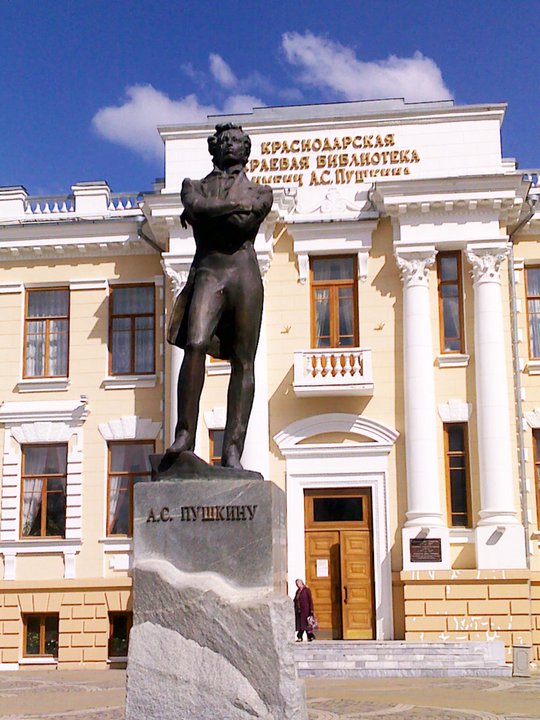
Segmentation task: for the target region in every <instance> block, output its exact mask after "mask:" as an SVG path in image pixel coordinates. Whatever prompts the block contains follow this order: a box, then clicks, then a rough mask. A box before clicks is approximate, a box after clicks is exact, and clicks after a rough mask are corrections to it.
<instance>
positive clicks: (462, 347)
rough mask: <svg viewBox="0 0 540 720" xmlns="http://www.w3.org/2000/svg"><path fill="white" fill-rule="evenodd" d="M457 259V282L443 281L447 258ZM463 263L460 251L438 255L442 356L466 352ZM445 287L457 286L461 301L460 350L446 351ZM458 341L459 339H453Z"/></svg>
mask: <svg viewBox="0 0 540 720" xmlns="http://www.w3.org/2000/svg"><path fill="white" fill-rule="evenodd" d="M451 256H453V257H456V258H457V280H455V281H454V280H443V279H442V272H441V263H442V260H443V259H444V258H445V257H451ZM462 267H463V263H462V253H461V251H460V250H449V251H444V252H438V253H437V296H438V301H439V347H440V352H441V355H463V353H464V352H465V319H464V302H463V269H462ZM443 285H457V297H458V301H459V329H460V337H459V341H460V345H459V350H446V349H445V342H444V341H445V338H446V334H445V329H444V310H443V295H442V286H443ZM452 339H458V338H452Z"/></svg>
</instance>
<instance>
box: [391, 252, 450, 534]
mask: <svg viewBox="0 0 540 720" xmlns="http://www.w3.org/2000/svg"><path fill="white" fill-rule="evenodd" d="M396 259H397V264H398V266H399V268H400V270H401V276H402V280H403V370H404V379H403V380H404V392H405V448H406V463H407V496H408V510H407V523H406V525H407V527H413V526H416V527H422V526H427V527H429V526H433V525H442V524H443V522H442V513H441V502H440V493H439V463H438V457H437V407H436V403H435V379H434V375H433V341H432V333H431V314H432V312H431V311H432V308H431V304H430V298H429V271H428V267H429V266H430V265H432V264H433V263H434V262H435V250H427V251H425V252H410V253H407V254H406V255H405V254H396Z"/></svg>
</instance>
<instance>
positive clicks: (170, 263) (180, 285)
mask: <svg viewBox="0 0 540 720" xmlns="http://www.w3.org/2000/svg"><path fill="white" fill-rule="evenodd" d="M161 266H162V267H163V271H164V273H165V275H166V276H167V277H168V278H169V280H170V281H171V289H172V293H173V297H174V299H175V300H176V298H177V297H178V296H179V295H180V293H181V292H182V290H183V289H184V287H185V285H186V282H187V279H188V275H189V268H190V267H191V260H188V261H187V262H186V261H178V260H177V259H172V258H165V257H162V260H161Z"/></svg>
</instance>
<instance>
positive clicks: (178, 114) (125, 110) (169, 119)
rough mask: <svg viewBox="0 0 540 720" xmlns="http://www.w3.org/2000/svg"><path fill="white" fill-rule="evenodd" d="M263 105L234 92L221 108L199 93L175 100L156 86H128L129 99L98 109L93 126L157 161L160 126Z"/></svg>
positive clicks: (161, 149)
mask: <svg viewBox="0 0 540 720" xmlns="http://www.w3.org/2000/svg"><path fill="white" fill-rule="evenodd" d="M263 104H264V103H263V102H262V100H260V99H259V98H257V97H254V96H252V95H231V96H230V97H229V98H227V99H226V101H225V102H224V104H223V107H222V108H219V107H217V106H215V105H204V104H202V103H200V102H199V100H198V99H197V96H196V95H186V96H185V97H183V98H181V99H180V100H173V99H171V98H170V97H169V96H168V95H166V94H165V93H163V92H160V91H159V90H156V89H155V88H154V87H152V85H131V86H129V87H128V88H126V99H125V101H124V102H123V103H122V104H121V105H116V106H110V107H104V108H101V110H98V112H97V113H96V114H95V115H94V117H93V119H92V125H93V127H94V129H95V130H96V132H97V133H98V134H99V135H101V136H102V137H104V138H106V139H107V140H110V141H111V142H114V143H117V144H118V145H123V146H124V147H127V148H129V149H130V150H134V151H135V152H137V153H138V154H140V155H142V156H143V157H145V158H146V159H148V160H154V159H156V158H161V157H162V155H163V143H162V141H161V138H160V137H159V134H158V132H157V127H158V125H168V124H175V123H178V124H182V123H197V122H205V121H206V119H207V116H208V115H220V114H222V113H230V114H233V113H244V112H251V110H252V109H253V107H254V106H256V105H263Z"/></svg>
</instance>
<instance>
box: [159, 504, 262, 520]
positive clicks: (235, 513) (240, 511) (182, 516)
mask: <svg viewBox="0 0 540 720" xmlns="http://www.w3.org/2000/svg"><path fill="white" fill-rule="evenodd" d="M257 508H258V505H182V507H181V508H180V512H179V514H178V515H175V516H174V517H171V513H170V510H169V508H168V507H163V508H161V510H159V511H158V512H155V511H154V509H153V508H150V511H149V513H148V516H147V518H146V522H147V523H148V522H172V521H173V520H180V521H181V522H194V521H197V520H201V521H202V522H227V521H229V522H234V521H237V522H241V521H243V520H253V518H254V517H255V513H256V512H257Z"/></svg>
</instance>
